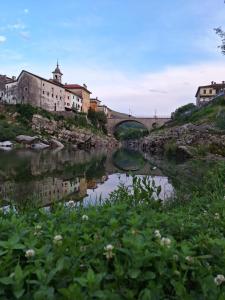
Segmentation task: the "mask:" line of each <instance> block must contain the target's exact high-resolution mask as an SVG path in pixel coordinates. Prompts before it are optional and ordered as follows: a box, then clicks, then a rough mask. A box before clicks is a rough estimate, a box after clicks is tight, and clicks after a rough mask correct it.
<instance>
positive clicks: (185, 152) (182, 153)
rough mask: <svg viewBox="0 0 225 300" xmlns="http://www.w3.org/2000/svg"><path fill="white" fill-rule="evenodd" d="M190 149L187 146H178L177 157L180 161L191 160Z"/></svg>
mask: <svg viewBox="0 0 225 300" xmlns="http://www.w3.org/2000/svg"><path fill="white" fill-rule="evenodd" d="M191 149H192V148H191V147H188V146H178V147H177V153H176V154H177V156H178V157H180V158H182V159H188V158H193V153H192V151H191Z"/></svg>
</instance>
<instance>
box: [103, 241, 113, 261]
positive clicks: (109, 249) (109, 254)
mask: <svg viewBox="0 0 225 300" xmlns="http://www.w3.org/2000/svg"><path fill="white" fill-rule="evenodd" d="M113 249H114V247H113V245H110V244H109V245H107V246H106V247H104V250H105V251H106V252H105V253H104V255H105V256H106V258H107V259H111V258H113V256H114V253H113Z"/></svg>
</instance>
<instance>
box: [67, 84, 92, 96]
mask: <svg viewBox="0 0 225 300" xmlns="http://www.w3.org/2000/svg"><path fill="white" fill-rule="evenodd" d="M64 87H65V88H66V89H71V90H75V89H76V90H79V89H82V90H85V91H87V92H88V93H89V94H91V92H90V91H89V90H88V89H87V88H85V87H84V86H82V85H79V84H65V85H64Z"/></svg>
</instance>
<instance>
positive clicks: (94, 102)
mask: <svg viewBox="0 0 225 300" xmlns="http://www.w3.org/2000/svg"><path fill="white" fill-rule="evenodd" d="M100 103H101V101H100V100H98V97H96V98H91V99H90V108H91V109H92V110H93V111H98V107H99V106H100Z"/></svg>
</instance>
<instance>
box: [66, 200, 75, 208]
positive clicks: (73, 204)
mask: <svg viewBox="0 0 225 300" xmlns="http://www.w3.org/2000/svg"><path fill="white" fill-rule="evenodd" d="M67 206H68V207H71V208H73V207H75V202H74V201H73V200H70V201H68V202H67Z"/></svg>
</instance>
